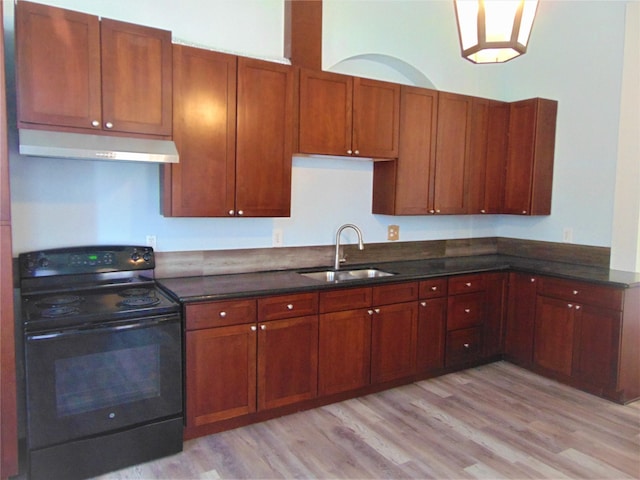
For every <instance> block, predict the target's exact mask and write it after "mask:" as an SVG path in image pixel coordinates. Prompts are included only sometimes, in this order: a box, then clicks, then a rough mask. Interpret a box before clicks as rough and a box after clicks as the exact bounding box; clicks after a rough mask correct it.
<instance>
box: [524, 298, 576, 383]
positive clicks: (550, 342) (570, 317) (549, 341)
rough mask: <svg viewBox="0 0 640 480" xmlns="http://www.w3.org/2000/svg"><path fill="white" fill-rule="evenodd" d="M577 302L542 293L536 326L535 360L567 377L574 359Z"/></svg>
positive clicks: (537, 307)
mask: <svg viewBox="0 0 640 480" xmlns="http://www.w3.org/2000/svg"><path fill="white" fill-rule="evenodd" d="M574 329H575V315H574V304H572V303H569V302H566V301H564V300H559V299H556V298H550V297H545V296H543V295H538V297H537V303H536V320H535V329H534V343H533V345H534V347H533V361H534V363H535V364H536V365H538V366H540V367H543V368H545V369H547V370H550V371H552V372H556V373H559V374H562V375H564V376H566V377H568V376H570V375H571V368H572V363H573V345H574Z"/></svg>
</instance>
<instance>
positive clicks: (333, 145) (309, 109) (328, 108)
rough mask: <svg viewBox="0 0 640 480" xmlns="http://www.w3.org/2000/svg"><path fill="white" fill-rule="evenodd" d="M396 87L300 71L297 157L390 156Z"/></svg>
mask: <svg viewBox="0 0 640 480" xmlns="http://www.w3.org/2000/svg"><path fill="white" fill-rule="evenodd" d="M399 119H400V85H397V84H394V83H389V82H382V81H378V80H370V79H364V78H357V77H350V76H348V75H340V74H337V73H331V72H322V71H315V70H308V69H300V91H299V131H298V151H299V152H300V153H310V154H324V155H341V156H360V157H371V158H396V157H397V156H398V133H399Z"/></svg>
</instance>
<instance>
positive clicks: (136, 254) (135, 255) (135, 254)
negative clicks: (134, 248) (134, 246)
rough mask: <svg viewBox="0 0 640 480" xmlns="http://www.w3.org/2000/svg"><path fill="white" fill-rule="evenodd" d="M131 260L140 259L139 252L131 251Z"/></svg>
mask: <svg viewBox="0 0 640 480" xmlns="http://www.w3.org/2000/svg"><path fill="white" fill-rule="evenodd" d="M131 260H133V261H134V262H137V261H138V260H140V254H139V253H138V252H133V253H132V254H131Z"/></svg>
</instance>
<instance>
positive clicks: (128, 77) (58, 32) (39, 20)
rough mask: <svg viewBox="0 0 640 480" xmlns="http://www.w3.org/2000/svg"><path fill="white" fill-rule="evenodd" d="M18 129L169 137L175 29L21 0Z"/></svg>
mask: <svg viewBox="0 0 640 480" xmlns="http://www.w3.org/2000/svg"><path fill="white" fill-rule="evenodd" d="M16 63H17V77H18V87H17V91H18V126H20V127H32V128H43V129H48V130H55V129H65V130H68V131H77V132H83V131H84V132H88V131H91V132H92V133H104V132H117V133H118V134H123V133H129V134H131V133H133V134H142V135H145V134H147V135H160V136H165V137H167V136H170V135H171V125H172V105H171V97H172V95H171V85H172V81H171V32H168V31H164V30H158V29H154V28H148V27H142V26H138V25H133V24H128V23H123V22H116V21H113V20H107V19H103V20H102V21H100V20H99V18H98V17H96V16H93V15H88V14H84V13H79V12H74V11H70V10H64V9H60V8H56V7H50V6H46V5H40V4H36V3H30V2H25V1H20V2H18V3H17V6H16Z"/></svg>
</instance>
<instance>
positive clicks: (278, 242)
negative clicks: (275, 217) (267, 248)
mask: <svg viewBox="0 0 640 480" xmlns="http://www.w3.org/2000/svg"><path fill="white" fill-rule="evenodd" d="M283 236H284V234H283V233H282V229H281V228H274V229H273V238H272V242H271V243H272V245H273V246H274V247H281V246H282V245H284V238H283Z"/></svg>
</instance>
